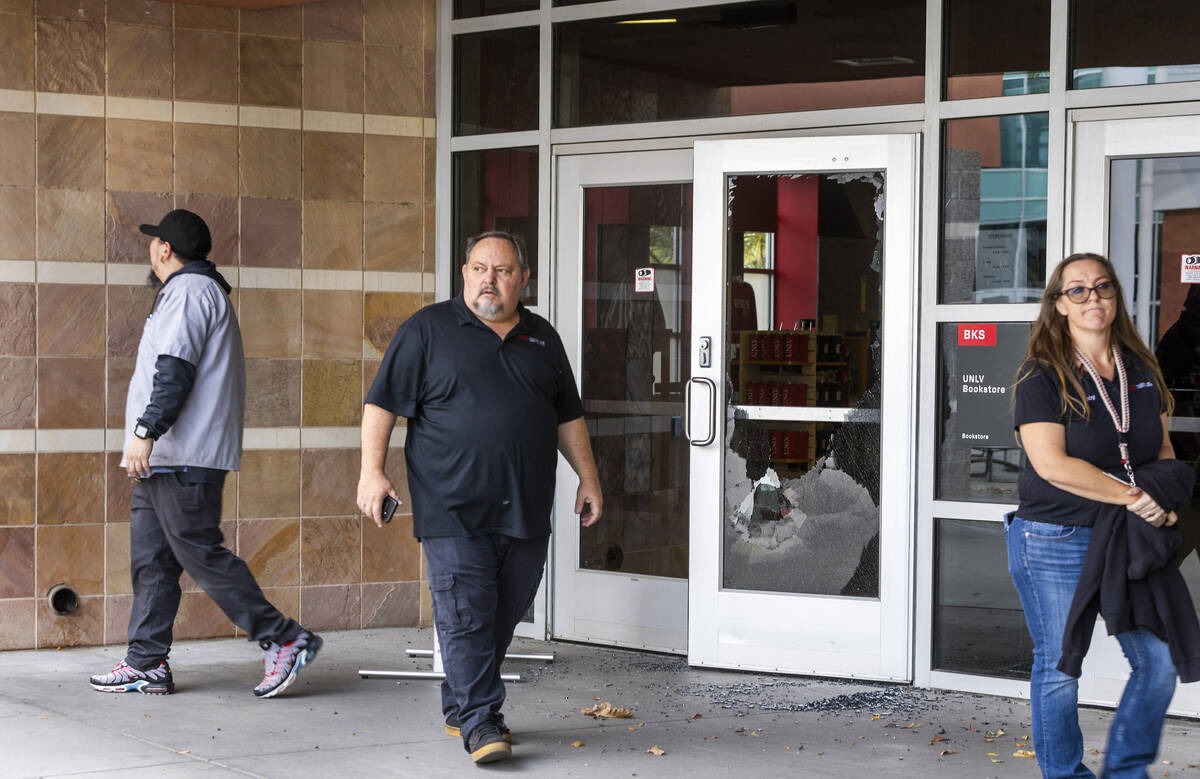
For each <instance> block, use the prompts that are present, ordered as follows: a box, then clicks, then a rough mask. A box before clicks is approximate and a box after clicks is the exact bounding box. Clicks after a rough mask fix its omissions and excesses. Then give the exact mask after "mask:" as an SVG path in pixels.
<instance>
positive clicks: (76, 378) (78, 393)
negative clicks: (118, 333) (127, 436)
mask: <svg viewBox="0 0 1200 779" xmlns="http://www.w3.org/2000/svg"><path fill="white" fill-rule="evenodd" d="M37 405H38V427H39V428H43V429H67V430H72V429H77V428H88V427H91V428H97V427H103V426H104V358H103V357H39V358H38V402H37ZM91 521H93V522H100V521H103V520H102V518H99V517H98V518H96V519H93V520H91Z"/></svg>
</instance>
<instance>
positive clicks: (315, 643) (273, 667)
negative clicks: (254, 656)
mask: <svg viewBox="0 0 1200 779" xmlns="http://www.w3.org/2000/svg"><path fill="white" fill-rule="evenodd" d="M324 643H325V642H324V641H322V640H321V637H320V636H318V635H317V634H316V633H309V632H308V631H307V630H301V631H300V635H298V636H296V637H295V638H293V639H292V640H291V641H289V642H287V643H286V644H276V643H275V642H273V641H263V642H262V643H261V644H260V646H261V647H262V649H263V668H264V672H265V675H264V676H263V680H262V681H261V682H259V684H258V686H257V687H255V688H254V694H255V695H257V696H258V697H259V698H273V697H275V696H276V695H278V694H279V693H281V692H283V691H284V690H286V689H287V688H288V687H290V686H291V685H292V682H294V681H296V676H297V674H299V673H300V669H301V668H303V667H304V666H306V665H308V664H309V663H311V662H312V661H313V658H315V657H316V656H317V652H319V651H321V645H322V644H324Z"/></svg>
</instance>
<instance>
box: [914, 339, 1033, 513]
mask: <svg viewBox="0 0 1200 779" xmlns="http://www.w3.org/2000/svg"><path fill="white" fill-rule="evenodd" d="M938 328H939V329H938V343H939V369H940V370H939V376H940V382H939V391H938V408H939V409H940V411H939V415H938V423H939V432H940V435H939V436H938V452H937V497H938V498H939V499H941V500H964V501H974V502H982V503H989V502H991V503H1016V502H1017V478H1018V477H1019V476H1020V471H1021V468H1022V466H1023V465H1024V464H1025V454H1024V452H1023V451H1022V450H1021V448H1020V447H1018V446H1017V443H1016V440H1015V439H1014V438H1013V432H1012V409H1011V398H1012V394H1011V389H1010V388H1011V386H1012V383H1013V380H1014V379H1015V378H1016V372H1017V369H1018V368H1019V367H1020V364H1021V361H1022V360H1023V359H1024V358H1025V351H1026V348H1027V346H1028V343H1029V329H1030V325H1029V324H1028V323H1026V322H1000V323H992V322H962V323H957V322H950V323H942V324H941V325H939V326H938Z"/></svg>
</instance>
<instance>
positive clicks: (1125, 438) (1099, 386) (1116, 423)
mask: <svg viewBox="0 0 1200 779" xmlns="http://www.w3.org/2000/svg"><path fill="white" fill-rule="evenodd" d="M1112 353H1113V364H1114V365H1115V366H1116V368H1117V375H1116V379H1117V385H1118V386H1119V387H1120V388H1121V415H1120V416H1119V417H1118V416H1117V409H1116V407H1115V406H1114V405H1113V402H1112V398H1110V397H1109V396H1108V391H1107V390H1105V389H1104V382H1103V381H1101V379H1100V372H1099V371H1097V370H1096V366H1095V365H1092V361H1091V360H1089V359H1088V358H1087V355H1085V354H1084V353H1083V352H1081V351H1080V350H1079V349H1076V350H1075V355H1076V356H1077V357H1078V358H1079V362H1080V363H1082V364H1083V369H1084V370H1086V371H1087V372H1088V375H1089V376H1091V377H1092V382H1093V383H1094V384H1095V385H1096V394H1097V395H1098V396H1099V397H1100V400H1101V401H1102V402H1103V403H1104V407H1105V408H1106V409H1108V415H1109V416H1110V417H1112V421H1113V427H1115V428H1116V429H1117V448H1118V449H1119V450H1120V452H1121V465H1123V466H1125V474H1126V475H1127V476H1128V477H1129V485H1130V486H1131V487H1136V486H1137V482H1135V481H1134V480H1133V465H1132V464H1131V463H1130V462H1129V380H1128V379H1127V378H1126V377H1125V363H1124V362H1122V361H1121V352H1120V350H1118V349H1117V347H1115V346H1114V347H1113V350H1112Z"/></svg>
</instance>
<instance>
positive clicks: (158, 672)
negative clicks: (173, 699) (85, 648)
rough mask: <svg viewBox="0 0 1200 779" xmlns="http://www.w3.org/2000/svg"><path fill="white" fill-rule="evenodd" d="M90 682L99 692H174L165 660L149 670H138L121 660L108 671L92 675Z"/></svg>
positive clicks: (151, 693)
mask: <svg viewBox="0 0 1200 779" xmlns="http://www.w3.org/2000/svg"><path fill="white" fill-rule="evenodd" d="M91 683H92V687H93V688H94V689H97V690H99V691H100V692H140V693H145V694H146V695H170V694H171V693H173V692H175V682H174V681H172V680H171V666H169V665H167V661H166V660H163V661H162V662H161V663H159V664H158V665H156V666H155V667H154V668H151V669H150V670H149V671H139V670H138V669H136V668H134V667H133V666H131V665H129V664H128V663H126V662H125V661H124V660H122V661H121V662H119V663H117V667H116V668H114V669H112V670H111V671H109V672H108V673H106V674H102V675H100V676H93V677H92V678H91Z"/></svg>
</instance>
